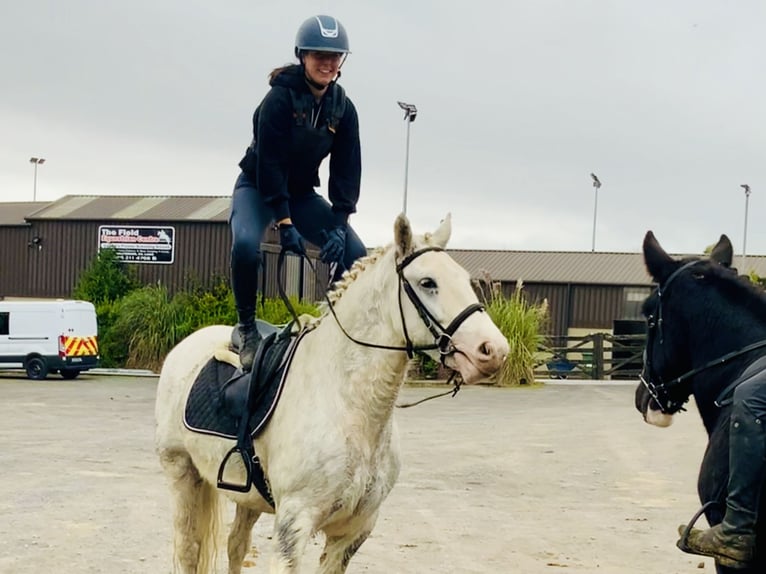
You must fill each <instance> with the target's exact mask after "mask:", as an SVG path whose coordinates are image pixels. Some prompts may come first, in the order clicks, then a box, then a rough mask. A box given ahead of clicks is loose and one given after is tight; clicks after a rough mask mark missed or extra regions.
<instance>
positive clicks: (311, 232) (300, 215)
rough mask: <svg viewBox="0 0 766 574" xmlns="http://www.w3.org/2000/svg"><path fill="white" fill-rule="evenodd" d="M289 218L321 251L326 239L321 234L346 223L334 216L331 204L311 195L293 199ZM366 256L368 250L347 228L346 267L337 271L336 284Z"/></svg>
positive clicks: (344, 257) (317, 195)
mask: <svg viewBox="0 0 766 574" xmlns="http://www.w3.org/2000/svg"><path fill="white" fill-rule="evenodd" d="M290 214H291V217H292V219H293V223H294V224H295V227H296V229H297V230H298V233H300V234H301V235H302V236H303V237H304V238H305V239H307V240H309V241H310V242H311V243H313V244H314V245H316V246H317V247H319V248H320V249H321V248H322V245H323V244H324V239H323V236H322V232H325V233H328V232H329V231H331V230H332V229H333V228H334V227H335V226H336V225H339V224H340V223H342V222H343V220H344V219H345V218H344V217H339V216H338V215H337V214H336V213H334V212H333V210H332V206H331V205H330V203H329V202H328V201H327V200H326V199H325V198H324V197H322V196H321V195H319V194H318V193H315V192H312V193H308V194H305V195H302V196H299V197H296V198H293V199H290ZM366 254H367V249H366V248H365V246H364V243H362V240H361V239H359V236H358V235H357V234H356V232H355V231H354V230H353V229H352V228H351V226H350V225H348V224H347V225H346V247H345V250H344V252H343V265H338V266H337V267H336V271H335V275H334V276H333V281H337V280H338V279H340V276H341V275H342V274H343V272H344V271H345V270H346V269H350V268H351V266H352V265H353V264H354V261H356V260H357V259H359V258H360V257H363V256H364V255H366Z"/></svg>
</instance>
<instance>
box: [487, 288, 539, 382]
mask: <svg viewBox="0 0 766 574" xmlns="http://www.w3.org/2000/svg"><path fill="white" fill-rule="evenodd" d="M479 287H480V289H481V291H482V293H483V294H484V296H485V297H484V298H485V301H486V303H485V305H486V309H487V313H488V314H489V316H490V317H491V318H492V320H493V321H494V322H495V325H497V327H498V329H500V331H501V332H502V333H503V335H505V336H506V337H507V338H508V343H509V345H510V353H509V354H508V359H507V360H506V361H505V363H504V364H503V366H502V368H501V369H500V371H499V372H498V374H497V375H495V381H496V382H497V384H498V385H503V386H508V385H518V384H522V383H531V382H533V381H534V364H535V354H536V353H537V350H538V348H539V347H540V346H541V345H542V344H543V343H544V342H545V334H544V333H545V329H546V327H547V323H548V302H547V300H544V301H543V302H542V303H540V304H538V305H534V304H530V303H529V302H528V301H527V300H526V298H525V297H524V294H523V283H522V282H521V281H519V282H518V283H517V284H516V290H515V291H514V292H513V295H511V296H510V297H505V296H504V295H503V293H502V291H501V289H500V285H499V284H498V283H492V282H491V281H490V280H489V279H485V280H484V281H482V282H481V283H480V284H479ZM487 291H488V292H489V293H488V294H487Z"/></svg>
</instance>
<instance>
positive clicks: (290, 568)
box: [155, 215, 509, 574]
mask: <svg viewBox="0 0 766 574" xmlns="http://www.w3.org/2000/svg"><path fill="white" fill-rule="evenodd" d="M394 231H395V233H394V236H395V241H394V243H393V245H389V246H388V247H387V248H385V249H382V250H379V251H377V252H376V253H374V254H372V255H369V256H367V257H365V258H363V259H361V260H360V261H358V262H357V263H356V264H355V265H354V266H353V267H352V269H351V270H350V271H349V272H347V273H346V274H345V276H344V277H343V278H342V279H341V280H340V282H339V283H338V284H337V285H336V289H335V290H334V291H333V292H332V294H331V302H332V305H333V309H334V311H335V314H336V316H337V321H336V319H335V318H334V317H333V316H332V315H329V314H327V313H325V314H324V316H323V318H322V319H321V320H320V321H319V324H318V325H317V326H316V328H315V329H314V330H313V331H312V332H310V333H308V334H307V335H306V336H305V337H304V338H303V340H302V341H301V343H300V345H299V347H298V349H297V350H296V353H295V357H294V360H293V363H292V366H291V368H290V371H289V374H288V376H287V379H286V381H285V383H284V388H283V390H282V395H281V399H280V402H279V404H278V405H277V408H276V410H275V412H274V414H273V416H272V418H271V419H270V421H269V423H268V425H267V427H266V428H265V430H264V431H263V432H262V433H261V434H260V435H258V437H257V438H256V440H255V443H254V445H255V451H256V453H257V455H258V456H259V458H260V462H261V465H262V467H263V469H264V471H265V474H266V476H267V478H268V481H269V485H270V489H271V494H272V496H273V499H274V501H275V507H276V508H275V509H272V508H271V507H270V506H269V504H268V503H267V502H266V501H265V500H264V499H263V498H262V497H261V496H260V495H259V494H258V492H257V490H256V489H255V488H251V489H250V491H249V492H248V493H238V492H231V491H225V492H224V494H225V495H226V496H227V497H228V498H230V499H231V500H233V501H234V503H235V504H236V513H235V517H234V521H233V524H232V525H231V529H230V533H229V537H228V559H229V573H230V574H239V573H240V572H241V568H242V562H243V560H244V558H245V555H246V553H247V551H248V550H249V548H250V544H251V531H252V527H253V525H254V524H255V522H256V520H257V519H258V517H259V516H260V514H261V513H263V512H269V513H271V512H274V513H275V519H274V534H273V541H274V552H273V559H272V562H271V564H270V568H271V570H270V571H271V573H272V574H277V573H278V574H284V573H295V572H298V571H299V566H300V562H301V558H302V556H303V554H304V550H305V548H306V546H307V543H308V542H309V540H310V538H311V537H312V536H313V535H314V534H316V533H319V532H323V533H324V535H325V546H324V552H323V553H322V556H321V559H320V564H319V569H318V572H320V573H322V574H330V573H343V572H345V571H346V568H347V566H348V563H349V560H350V559H351V558H352V556H353V555H354V553H355V552H356V551H357V550H358V549H359V547H360V546H361V545H362V543H363V542H364V541H365V540H366V539H367V537H368V536H369V534H370V532H371V531H372V529H373V526H374V525H375V522H376V519H377V516H378V511H379V508H380V505H381V503H382V502H383V500H384V499H385V498H386V496H387V495H388V493H389V492H390V490H391V488H392V487H393V486H394V483H395V482H396V479H397V477H398V475H399V452H398V451H399V449H398V436H397V431H396V426H395V424H394V420H393V416H392V415H393V412H394V404H395V402H396V399H397V396H398V394H399V390H400V388H401V386H402V383H403V381H404V377H405V374H406V371H407V365H408V354H407V353H406V352H405V350H406V348H407V346H408V345H413V346H415V347H431V350H429V351H428V353H429V354H431V355H432V356H433V357H434V358H437V359H441V358H442V356H440V354H441V355H443V359H444V363H445V364H446V365H447V366H448V367H450V368H452V369H455V370H456V371H458V372H459V373H460V374H461V376H462V378H463V379H464V381H465V382H467V383H471V382H476V381H478V380H480V379H482V378H484V377H487V376H489V375H491V374H493V373H494V372H496V371H497V370H498V369H499V368H500V366H501V365H502V363H503V361H504V360H505V357H506V356H507V354H508V351H509V348H508V341H507V339H506V338H505V337H504V336H503V335H502V333H501V332H500V331H499V330H498V329H497V327H496V326H495V325H494V324H493V322H492V321H491V320H490V318H489V317H488V316H487V314H486V313H484V312H482V310H481V309H480V308H478V307H479V306H478V305H477V298H476V295H475V293H474V291H473V289H472V287H471V284H470V279H469V275H468V273H467V272H466V271H465V270H464V269H463V268H462V267H460V266H459V265H458V264H457V263H456V262H455V261H454V260H453V259H452V258H451V257H450V256H449V255H448V254H447V253H446V252H445V251H443V250H442V248H443V247H444V246H445V245H446V244H447V240H448V239H449V236H450V232H451V227H450V219H449V215H448V216H447V218H446V219H445V220H444V221H443V222H442V224H441V225H440V226H439V228H438V229H437V230H436V231H434V232H433V233H426V234H425V235H422V236H413V234H412V231H411V229H410V224H409V221H408V220H407V218H406V217H404V216H403V215H400V216H399V217H398V218H397V220H396V222H395V224H394ZM418 307H419V309H418ZM474 311H477V312H474ZM338 323H340V324H341V325H342V327H343V329H345V331H346V333H348V335H349V336H351V337H353V338H354V339H356V342H354V341H352V340H350V339H349V338H348V336H347V335H345V334H344V333H343V332H342V331H341V329H340V328H339V325H338ZM446 324H449V326H448V327H446V328H445V327H443V326H442V325H446ZM231 330H232V329H231V327H225V326H213V327H206V328H203V329H200V330H199V331H197V332H195V333H193V334H192V335H190V336H189V337H188V338H186V339H184V340H183V341H181V342H180V343H179V344H178V346H176V347H175V348H174V349H173V350H172V351H171V352H170V354H168V356H167V359H166V360H165V364H164V366H163V368H162V373H161V375H160V380H159V386H158V389H157V404H156V413H155V414H156V419H157V434H156V442H157V449H158V453H159V456H160V460H161V462H162V466H163V468H164V470H165V473H166V475H167V476H168V478H169V480H170V487H171V490H172V493H173V496H174V497H175V521H174V522H175V553H174V557H175V561H176V567H180V569H181V571H182V572H183V573H184V574H201V573H207V572H210V571H211V570H212V568H213V567H214V564H215V550H216V544H215V541H216V536H217V529H218V526H219V521H220V512H219V509H218V498H219V496H218V492H217V490H216V486H215V485H216V479H217V471H218V468H219V465H220V463H221V461H222V460H223V458H224V456H225V455H226V453H227V451H228V450H229V449H230V448H231V446H232V442H233V441H229V440H226V439H222V438H218V437H214V436H208V435H202V434H197V433H193V432H191V431H189V430H187V429H186V428H185V427H184V424H183V422H182V418H183V412H184V407H185V402H186V397H187V395H188V394H189V390H190V388H191V385H192V383H193V382H194V380H195V377H196V376H197V373H198V372H199V371H200V369H201V368H202V367H203V365H204V364H205V363H206V362H207V361H208V360H209V359H210V358H211V357H212V356H213V355H214V353H215V352H216V350H217V349H220V348H223V347H226V345H227V344H228V342H229V338H230V335H231ZM445 331H446V332H447V334H445ZM452 331H454V332H452ZM449 333H451V335H450V334H449ZM359 341H362V342H365V343H373V344H375V345H379V346H384V347H385V346H388V347H395V348H396V349H394V350H392V349H381V348H375V347H370V346H365V345H360V344H358V342H359ZM435 343H436V344H438V345H439V346H440V347H441V350H439V349H433V347H436V346H437V345H436V344H435ZM239 470H241V471H242V473H241V475H240V476H239V479H240V481H244V470H242V469H239ZM227 472H228V471H227ZM222 492H223V491H222Z"/></svg>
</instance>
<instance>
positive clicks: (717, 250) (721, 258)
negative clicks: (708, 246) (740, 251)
mask: <svg viewBox="0 0 766 574" xmlns="http://www.w3.org/2000/svg"><path fill="white" fill-rule="evenodd" d="M710 259H711V260H713V261H715V262H716V263H719V264H721V265H723V266H724V267H731V262H732V260H733V259H734V248H733V247H732V245H731V241H730V240H729V238H728V237H726V235H721V239H719V240H718V243H716V244H715V247H713V250H712V251H711V252H710Z"/></svg>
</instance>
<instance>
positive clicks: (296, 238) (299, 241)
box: [279, 223, 306, 255]
mask: <svg viewBox="0 0 766 574" xmlns="http://www.w3.org/2000/svg"><path fill="white" fill-rule="evenodd" d="M279 244H280V245H281V246H282V250H283V251H291V252H293V253H295V254H296V255H305V254H306V250H305V249H304V247H303V238H302V237H301V235H300V233H298V230H297V229H295V226H294V225H292V224H291V223H281V224H280V225H279Z"/></svg>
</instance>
